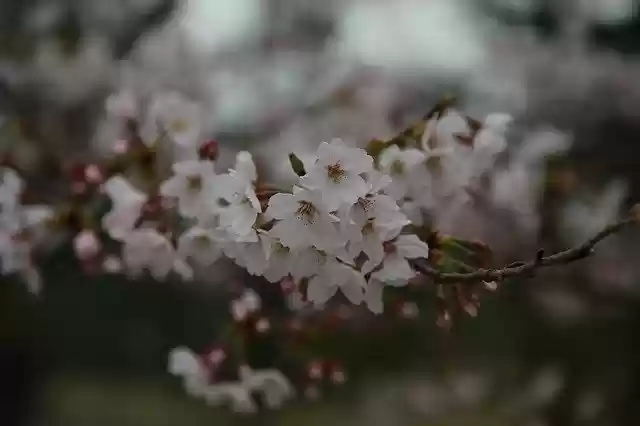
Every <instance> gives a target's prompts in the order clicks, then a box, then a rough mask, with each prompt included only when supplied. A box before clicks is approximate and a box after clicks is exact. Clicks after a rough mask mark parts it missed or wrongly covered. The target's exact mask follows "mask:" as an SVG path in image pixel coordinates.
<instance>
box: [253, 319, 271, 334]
mask: <svg viewBox="0 0 640 426" xmlns="http://www.w3.org/2000/svg"><path fill="white" fill-rule="evenodd" d="M270 329H271V323H270V322H269V320H268V319H267V318H260V319H259V320H258V321H257V322H256V331H257V332H258V333H266V332H267V331H269V330H270Z"/></svg>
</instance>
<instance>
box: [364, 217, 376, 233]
mask: <svg viewBox="0 0 640 426" xmlns="http://www.w3.org/2000/svg"><path fill="white" fill-rule="evenodd" d="M373 232H374V229H373V219H367V222H366V223H365V224H364V226H363V227H362V235H368V234H371V233H373Z"/></svg>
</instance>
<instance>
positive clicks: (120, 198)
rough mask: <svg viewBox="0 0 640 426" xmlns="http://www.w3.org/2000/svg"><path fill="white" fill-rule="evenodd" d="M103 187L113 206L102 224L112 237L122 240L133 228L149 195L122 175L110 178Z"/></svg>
mask: <svg viewBox="0 0 640 426" xmlns="http://www.w3.org/2000/svg"><path fill="white" fill-rule="evenodd" d="M103 187H104V190H105V192H106V194H107V195H108V196H109V198H110V199H111V202H112V203H113V207H112V209H111V211H110V212H109V213H107V214H106V215H105V216H104V217H103V219H102V226H103V228H104V229H105V230H106V231H107V233H108V234H109V236H110V237H111V238H113V239H114V240H120V241H122V240H123V239H124V238H125V237H126V236H127V235H128V234H129V232H131V230H133V228H134V226H135V224H136V221H137V220H138V218H139V217H140V210H141V209H142V207H143V206H144V204H145V203H146V202H147V198H148V197H147V195H146V194H144V193H142V192H141V191H138V190H137V189H135V188H134V187H133V186H132V185H131V184H130V183H129V182H128V181H127V180H126V179H125V178H123V177H122V176H114V177H112V178H110V179H109V180H107V181H106V182H105V183H104V185H103Z"/></svg>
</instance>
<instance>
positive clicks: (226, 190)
mask: <svg viewBox="0 0 640 426" xmlns="http://www.w3.org/2000/svg"><path fill="white" fill-rule="evenodd" d="M257 178H258V173H257V171H256V166H255V164H254V163H253V158H252V157H251V154H250V153H248V152H246V151H242V152H239V153H238V155H237V156H236V166H235V169H232V170H230V171H229V173H228V174H227V175H223V177H222V178H221V181H220V183H219V185H220V186H221V194H222V195H221V197H222V198H224V199H225V200H226V201H227V202H228V203H229V205H228V206H227V207H226V208H225V209H223V210H222V211H221V212H220V224H221V226H224V227H228V228H229V229H230V230H231V231H233V233H235V234H237V235H239V236H245V235H247V234H249V233H250V232H251V231H252V229H253V225H254V224H255V222H256V219H257V218H258V214H259V213H262V206H261V205H260V201H259V200H258V197H257V196H256V193H255V188H254V184H255V181H256V180H257Z"/></svg>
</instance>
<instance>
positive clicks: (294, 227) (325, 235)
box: [265, 188, 346, 251]
mask: <svg viewBox="0 0 640 426" xmlns="http://www.w3.org/2000/svg"><path fill="white" fill-rule="evenodd" d="M265 214H266V215H267V216H268V217H270V218H274V219H278V220H279V221H278V222H277V223H276V224H275V225H274V226H273V228H272V229H271V231H270V232H269V234H270V235H271V236H272V237H275V238H278V239H280V242H281V243H282V244H283V245H285V246H287V247H289V248H290V249H293V250H297V249H301V248H306V247H310V246H312V245H314V246H316V247H317V248H319V249H321V250H326V251H332V250H336V249H338V248H340V247H344V245H345V244H346V238H344V237H343V236H341V235H340V234H339V233H338V230H337V228H336V226H335V224H334V223H335V222H336V221H337V220H338V219H337V218H336V217H335V216H333V215H331V214H330V213H329V212H328V211H327V210H326V209H325V207H324V205H323V203H322V200H321V198H320V195H319V194H318V193H315V192H312V191H309V190H306V189H300V188H297V189H296V188H294V193H293V194H275V195H274V196H272V197H271V199H270V200H269V207H268V208H267V211H266V213H265Z"/></svg>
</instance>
